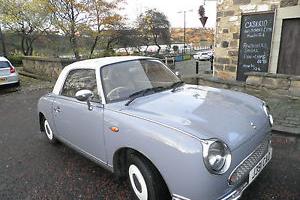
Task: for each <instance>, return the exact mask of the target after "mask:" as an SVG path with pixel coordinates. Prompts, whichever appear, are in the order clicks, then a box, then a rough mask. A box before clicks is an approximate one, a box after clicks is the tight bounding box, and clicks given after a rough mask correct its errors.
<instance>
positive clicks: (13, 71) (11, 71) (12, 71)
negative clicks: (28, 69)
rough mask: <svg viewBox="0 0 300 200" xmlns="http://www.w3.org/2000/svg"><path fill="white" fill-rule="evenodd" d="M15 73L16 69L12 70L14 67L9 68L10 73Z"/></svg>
mask: <svg viewBox="0 0 300 200" xmlns="http://www.w3.org/2000/svg"><path fill="white" fill-rule="evenodd" d="M15 72H16V69H15V68H14V66H10V73H11V74H12V73H15Z"/></svg>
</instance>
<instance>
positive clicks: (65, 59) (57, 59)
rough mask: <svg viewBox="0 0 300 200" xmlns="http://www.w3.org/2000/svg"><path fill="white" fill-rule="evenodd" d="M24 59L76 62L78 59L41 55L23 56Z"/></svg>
mask: <svg viewBox="0 0 300 200" xmlns="http://www.w3.org/2000/svg"><path fill="white" fill-rule="evenodd" d="M22 59H24V60H33V61H45V62H76V61H80V60H76V59H69V58H51V57H42V56H23V57H22Z"/></svg>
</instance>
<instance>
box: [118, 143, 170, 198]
mask: <svg viewBox="0 0 300 200" xmlns="http://www.w3.org/2000/svg"><path fill="white" fill-rule="evenodd" d="M129 154H136V155H138V156H140V157H142V158H143V159H145V160H146V161H147V162H148V163H150V164H151V165H152V167H153V168H154V169H155V170H156V171H157V172H158V174H159V176H160V178H161V180H162V181H163V183H164V185H165V187H166V189H167V190H168V192H169V194H170V195H172V193H171V191H170V187H169V186H168V184H167V182H166V181H165V178H164V176H163V174H162V173H161V171H160V170H159V169H158V168H157V167H156V166H155V164H154V163H153V161H152V160H151V159H150V158H149V157H147V156H146V155H145V154H144V153H142V152H140V151H138V150H136V149H134V148H131V147H122V148H119V149H118V150H117V151H116V152H115V153H114V155H113V171H114V174H115V175H116V176H117V177H119V178H124V177H126V174H127V171H126V169H127V168H126V167H127V161H128V156H129Z"/></svg>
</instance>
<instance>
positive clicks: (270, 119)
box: [262, 102, 274, 126]
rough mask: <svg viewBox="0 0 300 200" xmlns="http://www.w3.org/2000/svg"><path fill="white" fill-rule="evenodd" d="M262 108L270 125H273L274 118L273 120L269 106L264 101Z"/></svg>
mask: <svg viewBox="0 0 300 200" xmlns="http://www.w3.org/2000/svg"><path fill="white" fill-rule="evenodd" d="M262 107H263V110H264V112H265V114H266V116H267V118H268V119H269V122H270V125H271V126H273V123H274V120H273V116H272V115H271V114H270V108H269V106H268V105H267V104H266V102H263V106H262Z"/></svg>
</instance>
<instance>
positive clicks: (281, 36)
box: [214, 0, 300, 80]
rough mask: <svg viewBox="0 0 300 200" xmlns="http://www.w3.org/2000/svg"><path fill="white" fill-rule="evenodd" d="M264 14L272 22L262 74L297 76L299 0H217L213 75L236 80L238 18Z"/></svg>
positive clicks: (238, 46)
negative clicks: (265, 66)
mask: <svg viewBox="0 0 300 200" xmlns="http://www.w3.org/2000/svg"><path fill="white" fill-rule="evenodd" d="M268 12H270V13H274V21H273V24H272V26H273V30H272V34H271V35H272V36H271V38H270V40H271V42H270V46H269V47H268V48H269V51H270V52H269V53H268V54H269V57H268V58H267V59H268V66H267V69H266V71H264V72H269V73H280V74H288V75H300V0H218V5H217V26H216V34H215V60H214V76H216V77H218V78H220V79H225V80H236V79H237V73H238V67H240V65H239V51H240V38H241V30H242V29H241V28H242V26H241V23H242V16H244V15H251V14H256V15H262V14H263V13H268ZM297 55H298V56H297ZM240 59H241V58H240Z"/></svg>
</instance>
